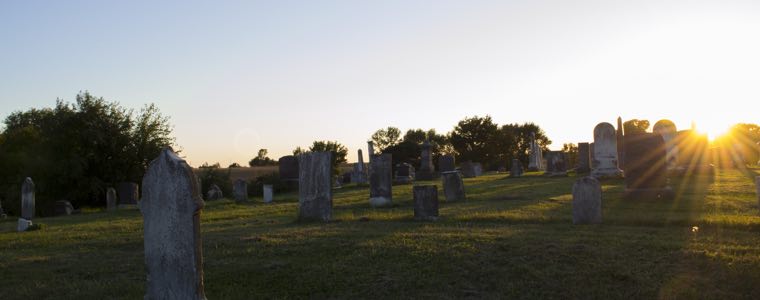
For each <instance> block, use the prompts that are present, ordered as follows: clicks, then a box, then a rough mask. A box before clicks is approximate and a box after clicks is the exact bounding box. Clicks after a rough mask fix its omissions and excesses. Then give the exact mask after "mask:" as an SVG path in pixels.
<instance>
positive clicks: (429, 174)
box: [415, 141, 435, 180]
mask: <svg viewBox="0 0 760 300" xmlns="http://www.w3.org/2000/svg"><path fill="white" fill-rule="evenodd" d="M432 147H433V146H432V145H430V142H429V141H425V142H424V143H422V146H420V148H421V149H422V151H421V152H420V169H419V170H418V171H417V172H415V178H416V180H433V178H434V177H435V167H433V155H432V153H431V150H430V149H431V148H432Z"/></svg>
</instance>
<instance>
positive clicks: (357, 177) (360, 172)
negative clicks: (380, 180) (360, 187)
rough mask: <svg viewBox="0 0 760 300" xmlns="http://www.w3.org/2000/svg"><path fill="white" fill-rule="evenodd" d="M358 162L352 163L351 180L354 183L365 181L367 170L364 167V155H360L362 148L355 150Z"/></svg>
mask: <svg viewBox="0 0 760 300" xmlns="http://www.w3.org/2000/svg"><path fill="white" fill-rule="evenodd" d="M357 155H358V160H359V161H358V162H357V163H355V164H354V169H353V171H352V172H351V182H353V183H356V184H366V183H367V170H366V168H364V156H363V155H362V149H359V150H358V151H357Z"/></svg>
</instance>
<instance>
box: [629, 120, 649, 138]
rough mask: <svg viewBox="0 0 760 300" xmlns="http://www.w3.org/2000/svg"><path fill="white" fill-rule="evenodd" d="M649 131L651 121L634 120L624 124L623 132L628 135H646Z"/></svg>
mask: <svg viewBox="0 0 760 300" xmlns="http://www.w3.org/2000/svg"><path fill="white" fill-rule="evenodd" d="M647 129H649V120H639V119H632V120H628V121H625V123H623V130H624V133H625V134H626V135H629V134H638V133H646V132H647Z"/></svg>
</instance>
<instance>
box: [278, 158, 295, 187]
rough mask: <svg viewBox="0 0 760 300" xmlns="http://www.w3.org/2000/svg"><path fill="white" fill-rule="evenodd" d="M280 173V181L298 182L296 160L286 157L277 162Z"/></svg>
mask: <svg viewBox="0 0 760 300" xmlns="http://www.w3.org/2000/svg"><path fill="white" fill-rule="evenodd" d="M277 165H278V167H279V171H280V180H283V181H286V182H298V158H297V157H295V156H293V155H286V156H283V157H280V159H279V160H277Z"/></svg>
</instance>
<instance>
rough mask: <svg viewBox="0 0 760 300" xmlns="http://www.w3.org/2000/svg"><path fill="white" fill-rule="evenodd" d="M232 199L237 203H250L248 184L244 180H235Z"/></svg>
mask: <svg viewBox="0 0 760 300" xmlns="http://www.w3.org/2000/svg"><path fill="white" fill-rule="evenodd" d="M232 197H234V198H235V201H236V202H245V201H248V183H247V182H245V180H243V179H238V180H235V182H234V183H233V184H232Z"/></svg>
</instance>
